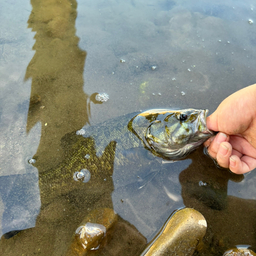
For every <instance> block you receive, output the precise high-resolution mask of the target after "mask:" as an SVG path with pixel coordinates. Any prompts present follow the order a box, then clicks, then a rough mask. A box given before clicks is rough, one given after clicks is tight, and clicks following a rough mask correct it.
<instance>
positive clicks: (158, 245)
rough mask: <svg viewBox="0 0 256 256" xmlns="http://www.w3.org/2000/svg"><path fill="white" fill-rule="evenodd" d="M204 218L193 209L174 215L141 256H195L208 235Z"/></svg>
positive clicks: (185, 209)
mask: <svg viewBox="0 0 256 256" xmlns="http://www.w3.org/2000/svg"><path fill="white" fill-rule="evenodd" d="M206 228H207V223H206V220H205V218H204V216H203V215H202V214H201V213H200V212H198V211H196V210H195V209H192V208H184V209H182V210H178V211H176V212H175V213H174V214H172V215H171V216H170V217H169V219H168V220H167V221H166V223H165V224H164V226H163V228H162V230H161V231H160V232H159V233H158V234H157V236H156V238H155V239H153V240H152V242H151V243H150V244H149V246H148V247H147V248H146V249H145V250H144V252H143V253H142V254H141V256H164V255H186V256H191V255H193V253H194V251H195V250H196V247H197V245H198V243H199V242H200V241H202V239H203V237H204V235H205V233H206Z"/></svg>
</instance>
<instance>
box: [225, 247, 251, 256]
mask: <svg viewBox="0 0 256 256" xmlns="http://www.w3.org/2000/svg"><path fill="white" fill-rule="evenodd" d="M223 256H256V253H255V252H253V251H252V250H250V249H245V248H235V249H231V250H228V251H226V252H225V253H224V254H223Z"/></svg>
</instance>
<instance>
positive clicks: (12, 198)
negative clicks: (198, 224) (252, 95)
mask: <svg viewBox="0 0 256 256" xmlns="http://www.w3.org/2000/svg"><path fill="white" fill-rule="evenodd" d="M2 4H3V5H4V7H3V8H0V9H1V10H4V8H6V13H12V15H13V20H12V21H8V22H10V24H15V25H13V26H10V27H12V28H10V29H9V28H6V27H4V26H5V24H8V22H6V19H7V16H6V15H3V16H1V18H0V19H2V27H1V28H0V61H1V62H0V74H1V76H0V77H1V84H0V88H1V96H0V99H1V100H0V147H1V152H0V157H1V162H2V165H1V167H0V168H1V169H0V174H1V177H0V184H1V187H0V193H1V202H0V214H1V220H2V232H3V233H8V232H9V231H11V233H9V234H8V235H6V238H7V237H10V238H9V239H6V238H4V237H2V238H1V241H0V248H1V249H0V253H1V255H17V253H18V254H25V255H27V254H41V255H69V254H71V255H72V254H74V251H73V250H75V251H76V248H77V247H76V242H77V240H76V235H75V231H76V230H78V228H79V227H81V226H85V227H88V226H86V223H87V222H90V223H96V224H99V225H106V226H107V227H109V230H107V231H106V238H104V235H103V233H104V232H103V233H102V232H101V231H100V230H99V234H100V235H99V236H103V238H102V239H103V240H102V242H101V244H102V247H100V249H99V250H94V251H90V252H88V253H90V254H93V255H140V252H142V251H143V249H144V248H145V246H146V243H147V242H149V241H150V240H151V239H153V237H154V236H155V235H156V234H157V232H158V231H159V229H160V228H161V226H162V225H163V224H164V223H165V221H166V219H167V218H168V217H169V215H170V214H171V213H172V212H173V210H175V209H177V208H179V207H182V206H187V207H192V208H195V209H197V210H198V211H200V212H201V213H202V214H203V215H204V216H205V218H206V220H207V222H208V229H207V233H206V236H205V239H204V246H203V247H200V248H198V251H197V252H195V254H194V255H222V254H223V252H224V251H225V250H228V249H230V248H233V247H235V246H236V245H237V244H248V245H251V248H252V249H253V250H254V251H255V250H256V240H255V235H254V234H255V227H256V225H255V218H254V216H255V209H256V208H255V199H256V197H255V186H254V184H255V177H256V176H255V174H254V172H252V173H250V174H248V175H245V176H244V177H240V176H236V175H232V174H230V173H229V172H228V171H226V170H223V169H218V168H217V167H216V166H215V165H214V163H213V162H212V160H211V159H209V158H208V157H207V156H205V155H204V154H203V152H202V149H199V150H198V151H196V152H195V153H193V154H192V155H191V156H190V157H189V159H186V160H183V161H177V162H172V163H171V162H168V161H164V160H162V159H161V158H158V157H155V156H153V155H152V154H151V153H150V152H149V151H147V150H146V149H144V148H143V146H142V147H141V145H140V142H139V140H138V141H136V139H135V144H132V145H130V144H129V143H128V141H129V139H130V138H131V137H130V136H131V135H129V133H127V132H128V130H127V123H128V121H129V120H130V119H131V118H132V117H134V114H128V115H126V116H123V114H127V113H133V112H135V111H136V112H137V111H138V110H140V109H149V108H167V107H170V106H171V107H178V108H188V107H194V108H209V109H210V110H211V111H213V110H214V109H215V108H216V107H217V105H218V103H219V102H220V101H221V100H222V99H223V98H225V96H227V95H229V94H230V93H232V92H233V91H235V90H237V89H239V88H242V87H244V86H246V85H249V84H252V83H254V82H255V81H256V77H255V72H252V67H253V65H254V59H255V49H254V47H253V46H254V44H255V35H254V33H252V30H253V29H254V23H253V24H250V23H251V22H249V20H255V19H256V17H255V12H254V6H252V5H251V3H249V2H243V3H238V2H233V1H227V2H225V3H222V2H219V1H217V2H214V3H210V2H209V1H206V0H204V1H203V0H202V1H198V2H197V3H193V4H192V3H191V1H183V2H182V4H181V3H179V2H177V1H167V0H161V1H155V0H150V1H144V0H139V1H126V2H122V1H121V2H120V1H108V2H106V1H101V0H99V1H98V0H97V1H93V2H92V1H83V2H82V1H81V2H79V3H78V6H77V2H76V1H74V0H64V1H55V0H47V1H34V0H32V1H31V5H32V11H31V13H30V12H29V13H30V16H29V20H28V26H29V28H31V29H32V31H33V32H35V33H36V34H35V44H34V46H33V50H34V51H35V52H33V54H34V56H32V54H31V52H29V50H26V45H27V44H28V42H27V41H26V40H27V39H25V38H27V37H29V36H30V33H31V32H29V30H27V29H25V26H24V28H23V27H21V25H20V23H22V22H20V20H22V18H21V13H22V15H23V16H22V17H23V20H24V17H25V16H27V15H28V14H29V13H28V12H27V11H28V10H24V6H25V5H24V6H23V7H22V8H21V9H20V10H19V12H18V11H17V10H15V9H14V6H15V5H14V4H13V3H12V2H8V3H2ZM7 11H8V12H7ZM77 11H78V19H77V20H76V18H77ZM15 16H16V17H17V18H15ZM75 21H76V24H77V25H76V27H75ZM24 24H25V21H24ZM76 29H77V32H76ZM9 30H10V31H9ZM77 35H79V38H78V36H77ZM78 44H79V46H78ZM28 45H29V44H28ZM82 49H86V51H87V52H88V56H87V53H86V52H85V51H84V50H82ZM29 58H30V59H31V61H30V60H29ZM85 59H86V66H85ZM121 59H123V60H125V62H123V63H121V62H120V60H121ZM27 63H29V64H27ZM26 67H27V70H26V74H25V80H26V81H27V82H23V77H24V74H23V73H22V72H23V71H22V70H21V69H23V70H25V68H26ZM152 67H156V68H152ZM29 82H31V90H30V88H29V86H28V84H29ZM29 91H30V94H29ZM98 92H100V94H98ZM89 95H91V96H89ZM106 99H107V100H106ZM99 103H102V104H99ZM118 116H121V117H118ZM113 117H117V118H116V119H112V118H113ZM89 118H90V120H89ZM109 119H111V120H109ZM26 120H27V122H26ZM102 120H103V121H105V120H107V121H106V122H105V123H102V124H100V125H99V124H98V123H101V121H102ZM127 120H128V121H127ZM89 123H92V124H98V125H95V126H89ZM83 126H84V128H83V131H84V133H83V134H80V135H79V133H78V134H76V131H81V128H82V127H83ZM115 131H119V133H115V135H118V136H115V137H112V133H114V132H115ZM124 133H125V134H126V135H124ZM39 138H40V143H39ZM37 145H38V148H36V147H37ZM29 159H34V160H35V162H34V161H32V162H31V161H30V164H29V163H28V160H29ZM35 167H36V168H37V169H35ZM87 171H88V172H89V173H88V172H87ZM89 174H90V175H89ZM74 175H75V178H73V177H74ZM89 176H90V177H89ZM86 177H87V178H88V177H89V179H88V180H86V181H87V182H83V181H85V178H86ZM38 181H39V182H38ZM38 186H39V189H40V195H39V192H38ZM39 196H40V198H39ZM113 209H114V211H113ZM39 210H40V211H39ZM245 212H246V214H244V213H245ZM106 223H114V224H113V226H112V224H111V225H110V224H109V225H108V224H106ZM96 227H97V226H96ZM28 228H30V229H28ZM23 229H26V230H23ZM19 230H22V231H21V232H19V233H17V232H16V231H19ZM79 230H80V229H79ZM81 230H82V229H81ZM16 233H17V234H16ZM78 233H79V232H78ZM15 234H16V235H15ZM88 239H92V241H93V242H92V243H91V244H90V246H91V247H90V248H96V247H98V246H99V245H98V244H97V242H95V241H94V240H93V239H94V238H93V236H92V237H91V238H88ZM94 242H95V243H94ZM74 248H75V249H74ZM81 253H85V252H84V251H82V252H81ZM86 253H87V252H86Z"/></svg>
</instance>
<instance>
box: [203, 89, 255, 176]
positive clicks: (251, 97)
mask: <svg viewBox="0 0 256 256" xmlns="http://www.w3.org/2000/svg"><path fill="white" fill-rule="evenodd" d="M206 123H207V127H208V129H210V130H213V131H219V133H218V134H217V135H216V136H215V137H213V138H210V139H209V140H208V141H206V142H205V146H206V147H208V153H209V155H210V156H211V157H212V158H214V159H216V160H217V162H218V164H219V165H220V166H221V167H224V168H229V169H230V170H231V171H232V172H234V173H236V174H243V173H246V172H249V171H251V170H253V169H254V168H256V84H254V85H251V86H248V87H246V88H244V89H242V90H239V91H237V92H235V93H234V94H232V95H230V96H229V97H227V98H226V99H225V100H223V101H222V102H221V104H220V105H219V107H218V108H217V109H216V111H215V112H214V113H213V114H212V115H210V116H209V117H207V120H206Z"/></svg>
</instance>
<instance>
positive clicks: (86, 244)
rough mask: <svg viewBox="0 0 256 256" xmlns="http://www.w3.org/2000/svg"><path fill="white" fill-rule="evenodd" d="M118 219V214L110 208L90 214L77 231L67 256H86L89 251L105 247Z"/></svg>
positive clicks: (100, 209)
mask: <svg viewBox="0 0 256 256" xmlns="http://www.w3.org/2000/svg"><path fill="white" fill-rule="evenodd" d="M117 219H118V217H117V214H116V213H115V212H114V210H113V209H110V208H99V209H95V210H93V211H92V212H90V213H89V214H88V215H87V216H86V217H85V219H84V220H83V222H82V223H81V224H80V225H79V227H78V228H77V229H76V231H75V234H74V236H73V239H72V242H71V245H70V247H69V249H68V253H67V254H66V256H74V255H76V256H85V255H88V253H89V251H92V250H97V249H100V248H101V247H103V246H104V245H105V244H106V241H107V239H108V236H109V234H111V231H110V230H112V227H113V226H114V225H115V224H116V223H117ZM97 255H98V254H97Z"/></svg>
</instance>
